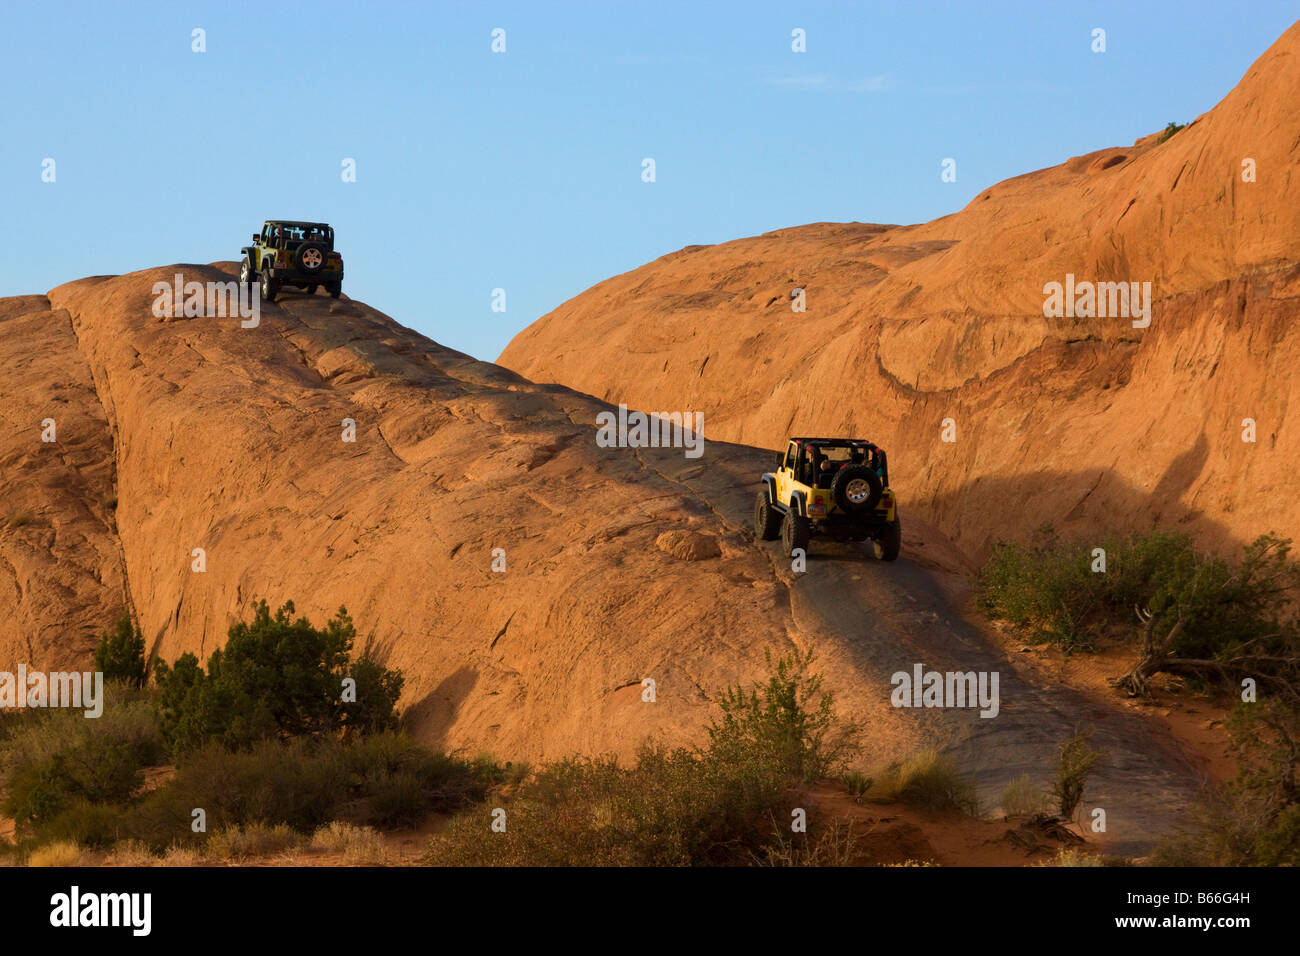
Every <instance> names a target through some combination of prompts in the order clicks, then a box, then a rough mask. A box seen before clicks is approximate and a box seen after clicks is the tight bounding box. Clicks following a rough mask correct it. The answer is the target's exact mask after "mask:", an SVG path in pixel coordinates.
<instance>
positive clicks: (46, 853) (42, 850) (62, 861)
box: [27, 840, 81, 866]
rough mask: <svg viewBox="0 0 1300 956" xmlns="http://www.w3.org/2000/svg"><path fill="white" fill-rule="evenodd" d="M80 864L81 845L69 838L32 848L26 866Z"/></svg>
mask: <svg viewBox="0 0 1300 956" xmlns="http://www.w3.org/2000/svg"><path fill="white" fill-rule="evenodd" d="M80 864H81V847H79V846H77V844H75V843H73V842H71V841H70V840H59V841H58V842H56V843H47V844H45V846H42V847H37V848H36V849H35V850H32V852H31V855H30V856H29V857H28V858H27V865H28V866H79V865H80Z"/></svg>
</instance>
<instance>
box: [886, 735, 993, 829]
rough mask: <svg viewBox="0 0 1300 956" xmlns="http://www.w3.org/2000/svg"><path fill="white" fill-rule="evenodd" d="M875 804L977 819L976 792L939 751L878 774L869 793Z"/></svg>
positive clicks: (923, 753)
mask: <svg viewBox="0 0 1300 956" xmlns="http://www.w3.org/2000/svg"><path fill="white" fill-rule="evenodd" d="M867 799H868V800H871V801H873V802H875V801H880V802H884V803H893V802H898V803H905V804H907V805H908V806H913V807H920V808H922V809H925V810H957V811H960V812H961V813H965V814H969V815H970V816H976V815H977V814H978V813H979V801H978V800H977V799H976V797H975V788H974V787H973V786H972V785H971V784H970V782H969V781H967V780H966V779H965V778H964V777H963V776H962V775H961V773H960V772H959V771H958V769H957V764H956V762H955V761H954V760H953V759H952V758H951V757H949V756H947V755H946V754H941V753H939V752H938V751H937V750H922V751H919V752H918V753H915V754H912V755H911V756H910V757H908V758H907V759H906V760H904V761H902V762H901V763H898V764H895V765H893V766H891V767H890V768H889V769H888V770H887V771H886V772H884V773H882V774H878V775H877V777H876V783H875V784H874V785H873V786H872V787H871V789H870V790H869V791H868V793H867Z"/></svg>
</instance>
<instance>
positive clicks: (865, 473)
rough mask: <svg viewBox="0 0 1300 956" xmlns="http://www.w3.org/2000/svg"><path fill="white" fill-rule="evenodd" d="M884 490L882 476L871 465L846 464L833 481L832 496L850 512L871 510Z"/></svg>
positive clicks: (856, 512)
mask: <svg viewBox="0 0 1300 956" xmlns="http://www.w3.org/2000/svg"><path fill="white" fill-rule="evenodd" d="M883 491H884V487H883V486H882V485H881V483H880V476H879V475H877V474H876V472H875V469H873V468H871V467H870V466H869V465H845V466H844V467H843V468H841V469H840V470H839V471H837V472H836V473H835V478H834V479H833V480H832V481H831V497H832V498H833V499H834V500H835V503H836V504H837V505H839V506H840V507H841V508H843V509H844V511H845V512H847V513H849V514H858V513H861V512H863V511H870V510H871V509H872V508H874V507H875V506H876V505H877V504H878V503H879V502H880V495H881V492H883Z"/></svg>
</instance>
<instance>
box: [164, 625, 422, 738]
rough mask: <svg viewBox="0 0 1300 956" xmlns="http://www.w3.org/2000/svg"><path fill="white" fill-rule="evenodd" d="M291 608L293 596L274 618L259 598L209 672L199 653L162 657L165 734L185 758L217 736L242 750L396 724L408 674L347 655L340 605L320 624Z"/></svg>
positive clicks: (349, 634) (348, 635)
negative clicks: (346, 694)
mask: <svg viewBox="0 0 1300 956" xmlns="http://www.w3.org/2000/svg"><path fill="white" fill-rule="evenodd" d="M293 614H294V606H293V602H292V601H290V602H287V603H285V604H284V605H283V606H281V607H280V608H279V609H278V610H277V611H276V612H275V613H274V615H273V614H272V613H271V609H270V607H269V606H268V605H267V603H266V602H265V601H259V602H258V603H257V604H256V605H254V610H253V619H252V621H248V622H245V621H240V622H238V623H236V624H234V625H232V626H231V628H230V630H229V633H228V636H227V640H226V646H225V647H224V648H221V649H219V650H216V651H214V652H213V653H212V656H211V657H209V658H208V665H207V670H206V672H205V671H204V668H203V667H202V666H201V665H200V664H199V661H198V658H197V657H195V656H194V655H193V654H188V653H187V654H182V655H181V657H180V658H178V659H177V661H176V662H175V664H174V665H173V666H168V665H167V664H166V663H165V662H163V661H159V662H158V664H157V666H156V668H155V671H156V678H157V682H158V688H159V698H160V700H159V707H160V713H161V716H162V724H163V730H164V732H165V733H166V735H167V739H168V741H169V742H170V743H171V744H172V746H173V747H174V749H175V750H176V752H177V753H178V754H185V753H188V752H190V751H192V750H195V749H197V748H198V747H201V746H202V745H203V744H205V743H206V742H208V741H210V740H216V741H218V742H220V743H221V744H222V745H224V746H226V747H227V748H230V749H239V748H247V747H249V746H251V745H252V743H253V742H254V741H256V740H259V739H262V738H265V737H271V736H282V737H289V736H304V735H314V734H322V733H326V732H330V731H340V730H341V731H344V732H355V733H366V732H373V731H378V730H383V729H388V728H391V727H393V726H395V725H396V720H397V713H396V705H397V700H398V697H399V696H400V694H401V688H402V676H401V674H400V673H399V672H398V671H390V670H385V669H384V668H382V667H380V666H379V665H378V664H376V663H374V662H373V661H371V660H370V659H369V658H367V657H364V656H363V657H361V658H359V659H358V660H356V661H351V662H350V661H349V658H348V654H349V652H350V651H351V650H352V645H353V642H354V640H355V637H356V628H355V626H354V625H353V623H352V619H351V617H349V616H348V613H347V609H346V608H339V611H338V613H337V614H336V615H335V616H334V617H333V618H331V619H330V620H329V621H328V622H326V624H325V626H324V627H322V628H315V627H312V625H311V622H309V621H308V620H307V619H306V618H304V617H299V618H297V619H294V617H293ZM349 677H350V678H352V679H353V680H354V681H355V682H356V694H357V696H356V700H355V702H345V701H344V700H343V699H342V696H343V694H342V691H343V680H344V678H349Z"/></svg>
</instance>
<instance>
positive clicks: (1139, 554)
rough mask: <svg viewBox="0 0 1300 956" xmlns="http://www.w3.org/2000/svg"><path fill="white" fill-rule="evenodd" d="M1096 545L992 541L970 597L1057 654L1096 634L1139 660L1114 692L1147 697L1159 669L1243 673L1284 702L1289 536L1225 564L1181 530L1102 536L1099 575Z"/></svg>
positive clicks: (1294, 646)
mask: <svg viewBox="0 0 1300 956" xmlns="http://www.w3.org/2000/svg"><path fill="white" fill-rule="evenodd" d="M1094 544H1095V543H1094V542H1063V541H1060V540H1058V539H1056V538H1054V537H1053V538H1051V539H1049V540H1048V541H1047V542H1046V543H1043V544H1039V545H1035V546H1033V547H1027V546H1022V545H1016V544H999V545H997V546H995V547H994V549H993V552H992V554H991V556H990V558H989V560H988V562H987V563H986V564H985V566H984V568H983V569H982V570H981V572H980V574H979V578H978V588H979V593H980V602H981V604H982V606H983V607H984V609H985V610H986V612H987V613H988V614H989V615H990V616H991V617H994V618H1002V619H1004V620H1006V621H1008V622H1009V623H1011V624H1012V625H1013V626H1015V627H1017V628H1018V629H1021V630H1024V631H1026V632H1028V633H1029V634H1031V635H1032V636H1036V637H1041V638H1043V639H1045V640H1050V641H1053V642H1055V643H1057V644H1059V645H1061V646H1062V647H1064V648H1065V649H1067V650H1070V649H1074V648H1077V647H1083V646H1091V645H1093V644H1095V643H1096V642H1097V640H1098V639H1099V638H1101V637H1104V636H1116V635H1117V636H1119V637H1120V638H1121V639H1122V640H1124V641H1126V642H1128V643H1131V644H1136V645H1137V646H1138V648H1139V650H1140V651H1141V657H1140V659H1139V661H1138V663H1137V665H1136V666H1135V667H1134V669H1133V671H1132V672H1130V673H1129V674H1127V675H1125V676H1124V677H1123V678H1121V679H1120V681H1119V684H1120V686H1122V687H1124V688H1126V689H1128V690H1129V691H1130V692H1132V693H1135V694H1144V693H1146V692H1147V685H1148V681H1149V679H1150V677H1151V676H1152V675H1153V674H1155V673H1157V672H1160V671H1164V672H1167V673H1176V674H1182V675H1185V676H1189V677H1193V678H1196V679H1199V680H1203V679H1207V678H1223V679H1225V680H1231V681H1236V680H1238V679H1240V678H1241V677H1243V676H1251V677H1254V678H1256V679H1257V680H1259V681H1260V682H1261V683H1268V684H1269V685H1270V686H1271V687H1273V688H1274V689H1276V690H1278V691H1280V692H1283V693H1286V694H1288V695H1290V696H1292V697H1294V696H1296V695H1297V686H1298V680H1297V679H1298V678H1300V627H1297V623H1296V619H1295V615H1294V613H1293V611H1292V608H1291V605H1292V601H1293V598H1294V596H1295V594H1296V593H1297V592H1298V591H1300V563H1298V562H1296V561H1295V560H1294V559H1293V558H1292V557H1291V543H1290V541H1289V540H1287V539H1284V538H1279V537H1277V536H1276V535H1263V536H1261V537H1260V538H1258V539H1256V540H1255V541H1253V542H1252V543H1251V544H1249V545H1247V546H1246V547H1245V548H1243V549H1242V552H1241V554H1240V556H1239V557H1238V559H1237V560H1236V561H1235V562H1229V561H1227V560H1225V559H1223V558H1221V557H1218V556H1216V555H1213V554H1209V553H1206V552H1203V551H1201V550H1199V549H1198V548H1197V547H1196V546H1195V544H1194V542H1193V541H1192V539H1191V538H1190V537H1188V536H1187V535H1181V534H1170V533H1167V532H1161V531H1153V532H1150V533H1149V534H1146V535H1141V536H1135V537H1130V538H1127V539H1118V538H1113V537H1112V538H1107V539H1105V540H1104V541H1103V542H1102V544H1101V546H1102V547H1104V548H1105V550H1106V570H1105V572H1094V571H1092V561H1093V558H1092V549H1093V547H1094Z"/></svg>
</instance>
